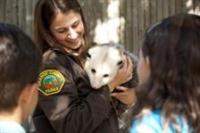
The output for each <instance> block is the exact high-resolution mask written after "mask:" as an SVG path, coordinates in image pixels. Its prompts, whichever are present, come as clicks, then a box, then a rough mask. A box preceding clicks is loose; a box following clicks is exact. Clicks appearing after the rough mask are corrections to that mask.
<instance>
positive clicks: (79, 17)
mask: <svg viewBox="0 0 200 133" xmlns="http://www.w3.org/2000/svg"><path fill="white" fill-rule="evenodd" d="M34 26H35V32H34V33H35V39H36V42H38V43H39V44H40V45H42V48H43V51H45V50H46V49H48V48H49V47H54V48H59V49H61V50H64V51H66V49H67V52H69V53H71V52H72V53H78V54H79V53H80V51H81V50H82V48H84V46H85V44H86V32H87V30H86V23H85V19H84V16H83V12H82V9H81V6H80V5H79V3H78V1H77V0H40V1H38V3H37V4H36V8H35V19H34ZM80 49H81V50H80Z"/></svg>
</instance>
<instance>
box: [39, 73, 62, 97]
mask: <svg viewBox="0 0 200 133" xmlns="http://www.w3.org/2000/svg"><path fill="white" fill-rule="evenodd" d="M64 83H65V78H64V76H63V75H62V74H61V72H59V71H58V70H54V69H47V70H44V71H43V72H41V73H40V75H39V91H41V92H42V93H43V94H44V95H46V96H50V95H53V94H56V93H59V92H60V91H61V89H62V87H63V85H64Z"/></svg>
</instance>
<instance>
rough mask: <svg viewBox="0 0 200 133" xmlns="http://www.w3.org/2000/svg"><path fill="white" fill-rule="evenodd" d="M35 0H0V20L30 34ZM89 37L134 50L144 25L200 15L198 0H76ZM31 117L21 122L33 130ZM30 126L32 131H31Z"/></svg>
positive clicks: (138, 44) (141, 38)
mask: <svg viewBox="0 0 200 133" xmlns="http://www.w3.org/2000/svg"><path fill="white" fill-rule="evenodd" d="M37 1H38V0H0V22H7V23H11V24H14V25H17V26H18V27H20V28H21V29H23V30H24V31H25V32H26V33H27V34H28V35H30V36H32V21H33V13H34V7H35V4H36V2H37ZM79 2H80V4H81V6H82V8H83V11H84V15H85V18H86V22H87V26H88V28H89V33H90V36H91V38H90V39H91V41H95V42H97V43H104V42H109V41H113V42H117V43H120V44H122V45H124V46H125V48H126V49H127V50H129V51H130V52H133V53H134V54H136V55H137V54H138V51H139V48H140V46H141V44H142V41H143V35H144V32H145V30H146V29H147V27H149V26H150V25H152V24H154V23H156V22H157V21H159V20H161V19H163V18H165V17H168V16H171V15H174V14H177V13H183V12H184V13H193V14H199V15H200V0H79ZM28 123H31V118H30V119H29V120H28V122H26V123H25V124H24V126H25V128H26V129H27V132H34V128H31V127H30V126H31V125H32V124H28ZM31 130H32V131H31Z"/></svg>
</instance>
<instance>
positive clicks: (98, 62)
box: [84, 43, 124, 89]
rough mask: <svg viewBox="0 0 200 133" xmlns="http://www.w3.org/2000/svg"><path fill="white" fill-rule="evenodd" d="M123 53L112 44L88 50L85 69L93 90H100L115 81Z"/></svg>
mask: <svg viewBox="0 0 200 133" xmlns="http://www.w3.org/2000/svg"><path fill="white" fill-rule="evenodd" d="M123 52H124V51H123V49H122V48H120V47H119V46H117V45H115V44H110V43H109V44H101V45H96V46H94V47H92V48H90V49H89V50H88V57H87V59H86V62H85V66H84V68H85V70H86V72H87V74H88V76H89V80H90V83H91V86H92V87H93V88H95V89H98V88H100V87H102V86H104V85H107V84H108V83H110V82H111V81H112V80H113V79H114V77H115V76H116V74H117V72H118V70H119V68H120V66H121V65H122V60H123V56H124V54H123Z"/></svg>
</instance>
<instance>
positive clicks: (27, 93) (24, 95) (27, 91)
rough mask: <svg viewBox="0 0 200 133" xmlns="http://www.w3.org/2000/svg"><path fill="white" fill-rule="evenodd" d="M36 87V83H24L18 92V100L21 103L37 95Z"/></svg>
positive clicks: (27, 101)
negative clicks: (19, 92) (23, 86)
mask: <svg viewBox="0 0 200 133" xmlns="http://www.w3.org/2000/svg"><path fill="white" fill-rule="evenodd" d="M37 87H38V85H37V83H34V84H28V85H26V86H25V88H24V89H23V90H22V92H21V94H20V97H19V102H20V103H21V104H23V103H29V102H30V100H31V99H32V97H33V96H35V95H38V89H37Z"/></svg>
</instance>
